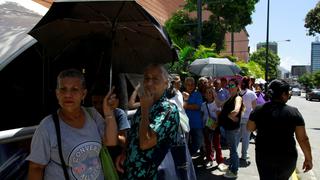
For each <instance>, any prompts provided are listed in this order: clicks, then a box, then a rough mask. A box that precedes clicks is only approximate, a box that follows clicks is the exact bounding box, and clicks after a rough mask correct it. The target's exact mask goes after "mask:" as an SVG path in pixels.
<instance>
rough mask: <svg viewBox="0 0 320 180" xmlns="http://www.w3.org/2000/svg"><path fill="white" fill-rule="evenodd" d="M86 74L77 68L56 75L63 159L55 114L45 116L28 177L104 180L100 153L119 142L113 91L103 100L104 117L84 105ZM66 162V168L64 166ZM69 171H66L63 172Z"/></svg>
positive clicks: (33, 143)
mask: <svg viewBox="0 0 320 180" xmlns="http://www.w3.org/2000/svg"><path fill="white" fill-rule="evenodd" d="M85 84H86V83H85V79H84V76H83V74H82V73H81V72H80V71H78V70H75V69H68V70H65V71H62V72H61V73H60V74H59V75H58V78H57V88H56V97H57V99H58V102H59V105H60V109H59V110H58V111H57V114H55V115H56V116H55V117H57V119H58V122H59V124H60V126H59V129H60V137H61V138H60V139H61V150H62V151H61V152H62V158H63V159H62V160H61V156H60V155H59V146H58V140H57V134H56V128H55V124H54V120H53V116H54V115H49V116H47V117H45V118H44V119H43V120H42V121H41V123H40V124H39V127H38V128H37V130H36V132H35V134H34V136H33V138H32V143H31V152H30V155H29V156H28V157H27V160H29V161H30V166H29V179H65V176H68V177H69V179H82V178H87V179H101V180H103V179H104V175H103V171H102V168H101V163H100V159H99V152H100V149H101V147H102V143H103V145H107V146H114V145H116V144H117V124H116V120H115V117H114V115H113V112H112V108H111V105H110V104H112V103H113V99H112V95H111V94H112V92H111V91H110V92H109V93H108V94H107V96H106V97H105V99H104V103H103V112H104V116H105V119H103V118H102V116H101V115H100V114H99V113H98V112H97V111H96V110H95V109H94V108H84V107H82V106H81V102H82V101H83V100H84V98H85V96H86V94H87V90H86V86H85ZM63 161H64V162H65V165H66V166H65V167H66V168H65V170H66V171H64V167H63V165H62V163H63ZM64 172H66V173H64Z"/></svg>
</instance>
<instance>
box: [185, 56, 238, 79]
mask: <svg viewBox="0 0 320 180" xmlns="http://www.w3.org/2000/svg"><path fill="white" fill-rule="evenodd" d="M189 71H190V72H191V73H194V74H196V75H198V76H211V77H222V76H233V75H236V74H239V73H240V68H239V67H238V66H237V65H236V64H235V63H233V62H231V61H230V60H229V59H227V58H205V59H196V60H194V61H193V62H192V63H191V64H190V65H189Z"/></svg>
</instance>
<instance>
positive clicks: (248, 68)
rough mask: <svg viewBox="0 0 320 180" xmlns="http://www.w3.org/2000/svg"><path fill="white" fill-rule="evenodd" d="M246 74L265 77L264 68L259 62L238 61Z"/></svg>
mask: <svg viewBox="0 0 320 180" xmlns="http://www.w3.org/2000/svg"><path fill="white" fill-rule="evenodd" d="M236 64H237V65H238V66H239V67H240V69H241V71H242V72H243V74H244V75H245V76H253V77H256V78H264V69H263V68H262V66H261V65H259V64H258V63H257V62H254V61H249V62H248V63H246V62H244V61H236Z"/></svg>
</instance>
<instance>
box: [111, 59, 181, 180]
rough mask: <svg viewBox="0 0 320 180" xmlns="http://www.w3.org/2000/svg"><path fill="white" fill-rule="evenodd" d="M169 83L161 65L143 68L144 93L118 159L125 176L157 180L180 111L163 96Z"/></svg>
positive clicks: (173, 140) (174, 135)
mask: <svg viewBox="0 0 320 180" xmlns="http://www.w3.org/2000/svg"><path fill="white" fill-rule="evenodd" d="M168 83H169V75H168V73H167V71H166V70H165V68H164V67H163V66H162V65H159V64H152V65H149V66H148V67H147V68H146V69H145V71H144V80H143V87H144V94H143V95H142V96H141V97H140V107H139V108H138V110H137V112H136V114H135V115H134V117H133V121H132V126H131V130H130V131H129V134H128V145H127V151H126V155H124V154H122V156H120V157H119V158H118V162H117V169H118V170H119V171H123V168H124V177H123V178H124V179H156V178H157V168H158V166H159V164H160V163H161V161H162V160H163V159H164V157H165V155H166V151H167V150H168V149H169V148H170V146H172V145H174V144H175V143H176V139H177V132H178V125H179V113H178V109H177V107H176V105H174V104H173V103H170V102H169V101H168V99H167V98H166V90H167V88H168ZM124 159H125V160H124ZM123 161H125V162H124V166H122V167H121V164H122V163H123Z"/></svg>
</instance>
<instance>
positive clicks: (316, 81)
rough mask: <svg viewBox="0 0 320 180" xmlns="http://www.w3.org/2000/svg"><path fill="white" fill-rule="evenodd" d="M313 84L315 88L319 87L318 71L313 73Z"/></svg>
mask: <svg viewBox="0 0 320 180" xmlns="http://www.w3.org/2000/svg"><path fill="white" fill-rule="evenodd" d="M313 79H314V84H315V86H316V87H318V88H319V87H320V71H317V72H315V73H313Z"/></svg>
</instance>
